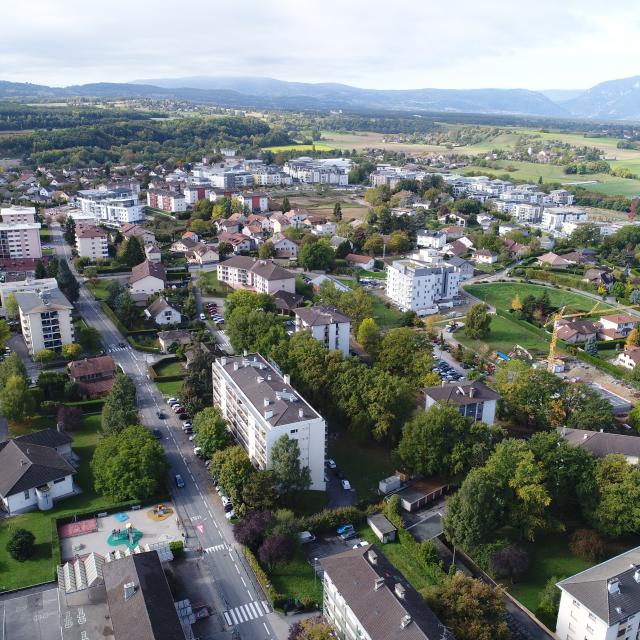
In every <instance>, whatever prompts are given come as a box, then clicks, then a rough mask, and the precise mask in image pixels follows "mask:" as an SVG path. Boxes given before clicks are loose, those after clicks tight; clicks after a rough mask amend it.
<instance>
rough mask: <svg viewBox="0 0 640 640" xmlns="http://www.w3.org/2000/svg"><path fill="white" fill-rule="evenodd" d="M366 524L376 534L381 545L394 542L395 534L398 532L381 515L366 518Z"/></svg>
mask: <svg viewBox="0 0 640 640" xmlns="http://www.w3.org/2000/svg"><path fill="white" fill-rule="evenodd" d="M367 524H368V525H369V526H370V527H371V530H372V531H373V533H375V534H376V536H377V538H378V540H380V542H382V544H387V542H394V541H395V539H396V532H397V531H398V530H397V529H396V527H395V526H394V525H393V524H392V523H391V522H389V520H387V518H386V517H385V516H383V515H382V514H381V513H376V514H374V515H372V516H367Z"/></svg>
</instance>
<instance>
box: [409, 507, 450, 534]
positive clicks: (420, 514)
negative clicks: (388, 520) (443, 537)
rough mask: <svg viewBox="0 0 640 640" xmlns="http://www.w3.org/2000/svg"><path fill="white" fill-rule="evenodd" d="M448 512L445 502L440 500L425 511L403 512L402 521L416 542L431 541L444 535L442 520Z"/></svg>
mask: <svg viewBox="0 0 640 640" xmlns="http://www.w3.org/2000/svg"><path fill="white" fill-rule="evenodd" d="M446 510H447V505H446V502H445V500H439V501H438V502H437V503H435V504H430V505H429V506H428V507H426V508H425V509H420V510H419V511H413V512H409V513H408V512H403V514H402V519H403V520H404V523H405V528H406V529H407V531H409V532H410V533H411V535H412V536H413V537H414V538H415V539H416V540H418V541H419V542H421V541H422V540H431V539H433V538H435V537H436V536H439V535H440V534H441V533H442V518H443V516H444V514H445V512H446Z"/></svg>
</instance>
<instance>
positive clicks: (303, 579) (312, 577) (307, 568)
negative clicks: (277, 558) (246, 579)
mask: <svg viewBox="0 0 640 640" xmlns="http://www.w3.org/2000/svg"><path fill="white" fill-rule="evenodd" d="M269 579H270V580H271V584H272V585H273V587H274V588H275V590H276V591H277V592H278V593H282V594H285V595H288V596H291V597H294V598H304V597H307V598H311V599H312V600H313V601H314V602H316V603H317V604H318V605H321V604H322V580H321V579H320V578H318V576H317V575H316V574H315V572H314V570H313V569H312V567H311V565H310V564H309V562H308V561H307V558H306V556H305V555H304V554H303V552H302V551H301V550H298V551H297V552H296V555H295V557H294V559H293V561H292V562H290V563H289V564H285V565H278V566H276V567H275V569H273V571H270V572H269Z"/></svg>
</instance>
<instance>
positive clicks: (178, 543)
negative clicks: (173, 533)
mask: <svg viewBox="0 0 640 640" xmlns="http://www.w3.org/2000/svg"><path fill="white" fill-rule="evenodd" d="M169 549H170V550H171V553H173V557H174V558H181V557H182V556H183V555H184V542H183V541H182V540H172V541H171V542H170V543H169Z"/></svg>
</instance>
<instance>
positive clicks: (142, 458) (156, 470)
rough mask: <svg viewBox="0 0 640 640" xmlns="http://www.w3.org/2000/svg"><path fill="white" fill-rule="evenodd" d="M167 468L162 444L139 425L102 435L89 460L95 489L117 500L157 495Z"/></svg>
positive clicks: (138, 498) (141, 498)
mask: <svg viewBox="0 0 640 640" xmlns="http://www.w3.org/2000/svg"><path fill="white" fill-rule="evenodd" d="M167 470H168V465H167V461H166V458H165V454H164V450H163V449H162V446H161V445H160V443H159V442H158V441H157V440H156V439H155V438H154V437H153V435H152V434H151V432H150V431H149V430H148V429H147V428H145V427H143V426H142V425H139V424H136V425H131V426H128V427H125V428H124V429H122V430H121V431H119V432H117V433H112V434H110V435H106V436H105V437H103V438H101V439H100V440H99V441H98V444H97V446H96V449H95V452H94V454H93V459H92V460H91V471H92V472H93V478H94V486H95V489H96V491H97V492H98V493H100V494H102V495H105V496H109V497H110V498H111V499H112V500H117V501H122V500H145V499H147V498H151V497H153V496H157V495H159V494H160V493H161V492H162V491H163V487H164V482H165V476H166V473H167Z"/></svg>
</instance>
